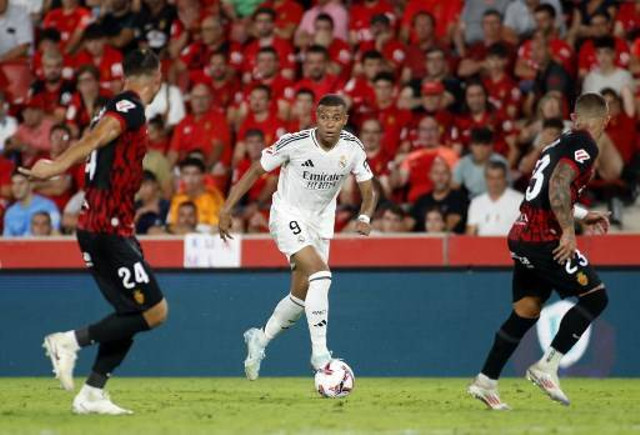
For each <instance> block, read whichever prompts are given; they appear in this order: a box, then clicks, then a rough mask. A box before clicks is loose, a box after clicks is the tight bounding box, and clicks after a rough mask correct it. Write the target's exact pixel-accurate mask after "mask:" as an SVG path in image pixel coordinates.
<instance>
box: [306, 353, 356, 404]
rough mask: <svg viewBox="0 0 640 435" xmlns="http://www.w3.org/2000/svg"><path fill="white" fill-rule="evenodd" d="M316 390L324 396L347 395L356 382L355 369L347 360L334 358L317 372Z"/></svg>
mask: <svg viewBox="0 0 640 435" xmlns="http://www.w3.org/2000/svg"><path fill="white" fill-rule="evenodd" d="M315 382H316V391H317V392H318V394H320V395H321V396H322V397H327V398H336V397H347V396H348V395H349V394H350V393H351V391H352V390H353V388H354V387H355V384H356V378H355V376H354V375H353V370H351V367H349V366H348V365H347V363H346V362H344V361H342V360H339V359H332V360H331V361H329V362H328V363H327V365H326V366H324V367H323V368H321V369H320V370H318V371H317V372H316V378H315Z"/></svg>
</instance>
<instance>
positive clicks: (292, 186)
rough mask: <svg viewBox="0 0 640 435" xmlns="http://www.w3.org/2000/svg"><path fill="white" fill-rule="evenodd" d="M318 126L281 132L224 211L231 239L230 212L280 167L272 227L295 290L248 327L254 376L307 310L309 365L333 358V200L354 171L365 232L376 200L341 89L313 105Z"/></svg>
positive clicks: (248, 368) (248, 369) (224, 229)
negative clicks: (272, 345) (259, 323)
mask: <svg viewBox="0 0 640 435" xmlns="http://www.w3.org/2000/svg"><path fill="white" fill-rule="evenodd" d="M316 115H317V116H316V117H317V127H316V128H311V129H308V130H303V131H300V132H297V133H292V134H286V135H284V136H282V137H281V138H280V139H279V140H278V141H277V142H276V143H275V144H273V145H272V146H271V147H269V148H265V149H264V150H263V151H262V157H261V159H260V161H258V162H255V163H254V164H253V166H251V168H250V169H249V171H248V172H247V173H246V174H245V175H244V176H243V177H242V179H240V181H238V183H237V184H236V185H235V186H233V188H232V189H231V192H230V193H229V198H228V199H227V201H226V202H225V204H224V207H223V208H222V210H221V211H220V222H219V229H220V236H221V237H222V239H223V240H225V239H227V238H231V235H230V234H229V230H230V228H231V211H232V209H233V208H234V206H235V205H236V204H237V203H238V201H240V199H241V198H242V197H243V196H244V195H245V194H246V193H247V191H248V190H249V189H250V188H251V186H252V185H253V184H254V183H255V182H256V180H258V178H260V177H261V176H262V175H263V174H265V173H267V172H270V171H273V170H274V169H276V168H278V167H280V168H281V170H280V178H279V180H278V189H277V191H276V192H275V193H274V194H273V201H272V205H271V214H270V218H269V230H270V232H271V236H272V237H273V239H274V240H275V242H276V244H277V245H278V249H279V250H280V251H281V252H282V253H283V254H284V255H286V257H287V259H288V260H289V262H290V264H291V269H292V273H291V290H290V294H288V295H287V296H286V297H285V298H283V299H282V300H281V301H280V302H279V303H278V305H276V307H275V309H274V311H273V314H272V315H271V317H270V318H269V320H268V321H267V323H266V325H265V326H264V327H263V328H261V329H258V328H251V329H249V330H248V331H246V332H245V333H244V339H245V342H246V344H247V353H248V355H247V358H246V360H245V362H244V366H245V373H246V375H247V378H248V379H249V380H255V379H257V378H258V376H259V374H260V364H261V362H262V360H263V359H264V356H265V349H266V347H267V345H268V344H269V342H270V341H271V340H273V339H274V338H275V337H277V336H278V335H280V334H281V333H282V332H283V331H285V330H287V329H289V328H290V327H291V326H292V325H293V324H294V323H295V322H296V321H297V320H298V319H299V318H300V317H301V316H302V313H303V312H304V313H305V315H306V317H307V322H308V324H309V333H310V335H311V349H312V352H311V365H312V367H313V368H314V369H315V370H319V369H321V368H322V367H324V366H325V365H326V364H327V363H329V362H330V361H331V353H330V352H329V350H328V348H327V327H328V320H329V287H330V286H331V272H330V270H329V266H328V265H327V262H328V258H329V240H330V239H331V238H332V237H333V227H334V225H335V213H336V198H337V196H338V194H339V193H340V189H341V187H342V185H343V184H344V182H345V181H346V180H347V178H348V177H349V175H350V174H353V175H354V176H355V178H356V181H357V183H358V187H359V189H360V193H361V196H362V206H361V208H360V216H359V217H358V222H357V231H358V232H359V233H360V234H362V235H365V236H368V235H369V233H370V231H371V226H370V219H371V215H372V214H373V212H374V210H375V206H376V195H375V191H374V187H373V181H372V178H373V174H372V173H371V169H370V168H369V164H368V163H367V156H366V154H365V151H364V146H363V145H362V143H361V142H360V140H359V139H358V138H357V137H355V136H354V135H352V134H351V133H349V132H347V131H343V130H342V129H343V128H344V126H345V125H346V124H347V118H348V116H347V106H346V104H345V102H344V100H343V99H342V98H341V97H339V96H337V95H326V96H324V97H323V98H322V99H321V100H320V101H319V102H318V107H317V109H316Z"/></svg>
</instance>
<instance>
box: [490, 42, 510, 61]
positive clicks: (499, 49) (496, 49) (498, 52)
mask: <svg viewBox="0 0 640 435" xmlns="http://www.w3.org/2000/svg"><path fill="white" fill-rule="evenodd" d="M491 56H495V57H499V58H500V59H507V58H508V57H509V49H508V48H507V46H506V45H505V44H504V43H502V42H496V43H493V44H491V45H490V46H489V49H488V50H487V57H491Z"/></svg>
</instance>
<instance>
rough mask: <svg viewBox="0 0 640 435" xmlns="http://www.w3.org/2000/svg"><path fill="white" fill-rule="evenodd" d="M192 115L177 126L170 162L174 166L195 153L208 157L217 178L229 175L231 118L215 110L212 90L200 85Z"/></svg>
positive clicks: (193, 92) (194, 92)
mask: <svg viewBox="0 0 640 435" xmlns="http://www.w3.org/2000/svg"><path fill="white" fill-rule="evenodd" d="M190 102H191V113H190V114H189V115H187V116H186V117H185V118H184V119H183V120H182V121H180V123H179V124H178V125H177V126H176V128H175V130H174V132H173V138H172V139H171V146H170V149H169V154H168V155H167V158H168V159H169V162H170V163H171V165H172V166H173V165H175V164H176V162H178V161H181V160H182V159H184V158H185V157H186V156H187V154H189V152H191V151H200V152H202V154H203V155H204V161H205V164H206V165H207V167H209V168H213V172H215V173H216V175H217V174H223V173H227V172H228V171H229V164H230V162H231V153H232V150H231V138H230V131H229V125H228V123H227V118H226V117H225V115H224V113H223V112H222V110H220V109H217V110H216V109H214V108H212V104H211V103H212V98H211V90H210V89H209V87H208V86H207V85H205V84H203V83H199V84H197V85H195V86H194V87H193V89H192V90H191V98H190Z"/></svg>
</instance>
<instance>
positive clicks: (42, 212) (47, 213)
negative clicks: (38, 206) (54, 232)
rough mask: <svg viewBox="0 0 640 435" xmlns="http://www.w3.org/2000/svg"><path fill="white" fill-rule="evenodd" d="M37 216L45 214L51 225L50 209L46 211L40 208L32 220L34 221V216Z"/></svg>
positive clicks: (32, 216)
mask: <svg viewBox="0 0 640 435" xmlns="http://www.w3.org/2000/svg"><path fill="white" fill-rule="evenodd" d="M36 216H44V217H46V218H47V221H48V222H49V225H51V215H50V214H49V212H48V211H44V210H38V211H37V212H35V213H34V214H32V215H31V222H33V218H34V217H36Z"/></svg>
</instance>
